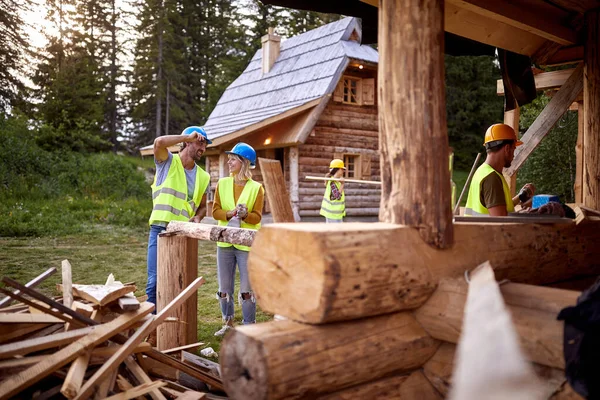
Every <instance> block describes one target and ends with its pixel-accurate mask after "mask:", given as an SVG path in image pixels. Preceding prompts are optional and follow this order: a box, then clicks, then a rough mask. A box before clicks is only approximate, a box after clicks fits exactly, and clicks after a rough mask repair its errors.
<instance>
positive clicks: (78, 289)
mask: <svg viewBox="0 0 600 400" xmlns="http://www.w3.org/2000/svg"><path fill="white" fill-rule="evenodd" d="M135 290H136V287H135V286H134V285H127V286H125V285H123V284H117V283H115V284H112V285H73V293H74V294H75V296H77V297H79V298H81V299H84V300H87V301H89V302H92V303H94V304H97V305H99V306H106V305H108V304H110V303H112V302H113V301H117V300H118V299H119V298H120V297H122V296H125V295H127V294H129V293H133V292H135Z"/></svg>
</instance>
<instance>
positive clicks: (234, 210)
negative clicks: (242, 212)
mask: <svg viewBox="0 0 600 400" xmlns="http://www.w3.org/2000/svg"><path fill="white" fill-rule="evenodd" d="M236 214H237V209H235V208H234V209H233V210H229V211H227V212H226V213H225V216H226V217H227V220H228V221H229V220H230V219H231V218H233V217H235V216H236Z"/></svg>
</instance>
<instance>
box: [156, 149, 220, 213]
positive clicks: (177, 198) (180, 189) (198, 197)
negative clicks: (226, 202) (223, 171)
mask: <svg viewBox="0 0 600 400" xmlns="http://www.w3.org/2000/svg"><path fill="white" fill-rule="evenodd" d="M209 183H210V175H209V174H208V172H206V171H204V170H203V169H202V168H200V167H196V187H195V188H194V195H193V197H192V199H191V200H188V187H187V180H186V174H185V169H184V168H183V163H182V162H181V159H180V158H179V155H177V154H173V158H172V160H171V166H170V167H169V172H168V173H167V178H166V179H165V181H164V182H163V183H162V184H161V185H160V186H156V176H155V177H154V182H153V183H152V186H151V187H152V214H150V220H149V224H150V225H152V224H153V223H156V222H171V221H188V220H189V219H190V218H192V217H193V216H194V215H196V210H197V209H198V207H199V206H200V201H202V196H203V195H204V192H206V188H207V187H208V185H209Z"/></svg>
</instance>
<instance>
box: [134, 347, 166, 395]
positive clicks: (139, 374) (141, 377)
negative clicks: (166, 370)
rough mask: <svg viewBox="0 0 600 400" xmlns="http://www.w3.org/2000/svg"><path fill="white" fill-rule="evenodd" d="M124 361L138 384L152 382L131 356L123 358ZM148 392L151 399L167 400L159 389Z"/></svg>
mask: <svg viewBox="0 0 600 400" xmlns="http://www.w3.org/2000/svg"><path fill="white" fill-rule="evenodd" d="M124 361H125V365H126V366H127V369H128V370H129V371H130V372H131V374H132V375H133V376H134V377H135V379H137V381H138V383H139V384H148V383H151V382H152V379H150V377H149V376H148V375H147V374H146V372H144V370H143V369H142V367H140V366H139V364H138V363H136V362H135V360H134V359H133V358H132V357H131V356H128V357H127V358H125V360H124ZM149 394H150V397H152V399H153V400H167V399H166V398H165V396H163V394H162V393H161V392H160V390H151V391H150V393H149Z"/></svg>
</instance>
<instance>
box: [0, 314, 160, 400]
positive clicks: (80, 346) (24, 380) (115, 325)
mask: <svg viewBox="0 0 600 400" xmlns="http://www.w3.org/2000/svg"><path fill="white" fill-rule="evenodd" d="M153 309H154V305H152V304H150V303H144V304H143V305H142V307H140V309H139V310H137V311H134V312H130V313H125V314H122V315H120V316H119V317H117V318H115V319H114V320H113V321H111V322H108V323H106V324H103V325H100V326H98V327H93V328H88V329H92V330H93V332H91V333H89V334H88V335H86V336H84V337H82V338H80V339H79V340H77V341H76V342H74V343H71V344H70V345H68V346H67V347H65V348H63V349H61V350H59V351H58V352H56V353H54V354H52V355H51V356H50V357H48V358H47V359H45V360H44V361H42V362H40V363H38V364H36V365H34V366H32V367H30V368H28V369H27V370H25V371H23V372H21V373H19V374H16V375H13V376H12V378H11V379H10V380H8V381H6V382H4V383H3V384H2V385H1V386H0V398H9V397H11V396H14V395H16V394H17V393H19V392H20V391H21V390H23V389H25V388H27V387H29V386H31V385H32V384H34V383H36V382H38V381H39V380H41V379H43V378H45V377H46V376H48V375H50V374H51V373H53V372H54V371H56V370H58V369H59V368H61V367H63V366H64V365H66V364H68V363H69V362H71V361H73V360H74V359H76V358H77V357H78V356H79V355H81V354H83V352H85V351H87V349H88V348H90V347H93V346H96V345H97V344H99V343H102V342H104V341H105V340H107V339H109V338H111V337H112V336H114V335H115V334H116V333H118V332H121V331H123V330H125V329H127V328H129V326H131V325H132V324H133V323H135V322H136V321H138V320H139V319H141V318H143V317H144V316H145V315H147V314H149V313H150V312H151V311H152V310H153ZM72 332H75V331H71V332H65V333H72Z"/></svg>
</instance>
